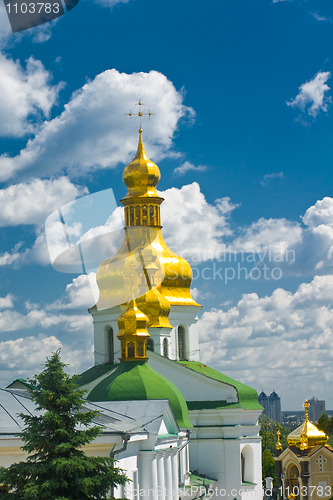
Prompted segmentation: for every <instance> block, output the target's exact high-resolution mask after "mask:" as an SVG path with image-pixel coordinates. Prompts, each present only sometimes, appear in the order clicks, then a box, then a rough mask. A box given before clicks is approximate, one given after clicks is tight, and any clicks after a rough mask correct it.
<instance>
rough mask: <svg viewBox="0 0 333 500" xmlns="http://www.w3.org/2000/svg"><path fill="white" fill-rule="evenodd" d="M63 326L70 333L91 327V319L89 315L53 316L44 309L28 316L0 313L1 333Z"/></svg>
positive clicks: (32, 312) (7, 310)
mask: <svg viewBox="0 0 333 500" xmlns="http://www.w3.org/2000/svg"><path fill="white" fill-rule="evenodd" d="M60 324H63V325H64V327H65V328H66V329H67V330H68V331H76V330H81V329H85V328H87V327H90V325H91V317H90V316H89V315H87V314H85V315H80V314H72V315H70V314H68V315H67V314H53V313H50V312H48V311H46V310H43V309H39V310H38V309H32V310H31V311H29V312H28V313H27V314H21V313H19V312H17V311H12V310H9V309H6V310H4V311H0V332H15V331H17V330H25V329H29V328H36V327H42V328H50V327H53V326H55V325H60Z"/></svg>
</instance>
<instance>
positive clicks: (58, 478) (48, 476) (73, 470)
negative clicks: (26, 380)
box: [0, 351, 127, 500]
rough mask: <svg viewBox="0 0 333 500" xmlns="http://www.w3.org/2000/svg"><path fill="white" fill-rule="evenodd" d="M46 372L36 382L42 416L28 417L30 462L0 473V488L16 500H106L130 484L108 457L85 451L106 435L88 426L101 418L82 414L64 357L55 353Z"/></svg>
mask: <svg viewBox="0 0 333 500" xmlns="http://www.w3.org/2000/svg"><path fill="white" fill-rule="evenodd" d="M44 366H45V369H44V370H43V371H42V372H41V373H40V374H39V375H37V376H35V379H33V380H32V381H31V383H32V384H33V385H34V386H35V387H36V389H35V390H32V391H31V397H32V400H33V401H34V402H35V403H36V409H37V415H32V416H31V415H24V414H21V415H20V416H21V418H22V419H23V420H24V422H25V428H24V430H23V431H22V433H21V435H20V436H21V438H22V440H23V441H24V443H25V444H24V446H23V447H22V449H23V450H24V451H26V452H28V453H29V456H28V458H27V460H26V462H18V463H14V464H12V465H11V466H10V467H8V468H7V469H5V468H1V470H0V483H2V484H3V485H4V487H7V488H8V490H9V491H10V493H0V498H7V499H12V500H37V499H38V500H91V499H102V498H105V496H106V494H107V492H108V491H109V490H110V488H111V487H112V486H115V485H117V484H125V483H126V481H127V479H126V477H125V476H124V475H123V474H122V471H121V469H118V468H114V460H113V459H111V458H109V457H88V456H87V455H85V453H84V452H83V451H82V447H83V446H84V445H86V444H88V443H90V442H91V441H93V440H94V439H95V438H96V437H97V436H98V435H100V433H101V428H100V427H97V426H89V424H91V422H92V420H93V419H94V418H95V417H96V416H97V415H98V414H99V412H98V411H95V410H88V411H87V410H86V409H85V408H83V405H84V403H85V401H84V399H83V395H84V391H82V390H80V389H78V386H77V384H76V383H75V377H70V376H69V375H67V374H66V373H65V372H64V367H65V366H66V365H65V364H64V363H62V362H61V361H60V352H59V351H57V352H55V353H52V355H51V357H50V358H49V359H48V358H47V360H46V363H45V365H44Z"/></svg>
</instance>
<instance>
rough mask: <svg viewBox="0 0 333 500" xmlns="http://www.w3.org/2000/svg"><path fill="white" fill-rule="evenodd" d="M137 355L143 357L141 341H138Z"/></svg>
mask: <svg viewBox="0 0 333 500" xmlns="http://www.w3.org/2000/svg"><path fill="white" fill-rule="evenodd" d="M138 356H140V358H143V343H142V342H138Z"/></svg>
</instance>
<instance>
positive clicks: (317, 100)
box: [286, 71, 332, 118]
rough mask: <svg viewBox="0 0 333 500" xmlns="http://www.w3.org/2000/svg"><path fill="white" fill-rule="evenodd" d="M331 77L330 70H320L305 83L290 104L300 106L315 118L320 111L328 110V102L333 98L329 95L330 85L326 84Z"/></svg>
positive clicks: (294, 106) (295, 106) (288, 103)
mask: <svg viewBox="0 0 333 500" xmlns="http://www.w3.org/2000/svg"><path fill="white" fill-rule="evenodd" d="M329 78H331V73H330V71H320V72H319V73H317V74H316V76H315V77H314V78H313V79H312V80H309V81H308V82H306V83H303V84H302V85H301V86H300V88H299V90H300V92H299V94H298V95H297V96H296V97H295V99H292V100H291V101H289V102H286V104H287V105H288V106H291V107H293V108H299V109H301V110H302V111H303V112H305V111H306V112H307V113H308V114H309V115H311V116H313V117H314V118H315V117H316V116H317V115H318V113H319V112H320V111H325V112H326V111H327V108H328V104H329V103H330V102H332V98H331V97H330V96H328V95H327V92H328V91H329V90H330V87H329V86H328V85H327V84H326V82H327V80H328V79H329Z"/></svg>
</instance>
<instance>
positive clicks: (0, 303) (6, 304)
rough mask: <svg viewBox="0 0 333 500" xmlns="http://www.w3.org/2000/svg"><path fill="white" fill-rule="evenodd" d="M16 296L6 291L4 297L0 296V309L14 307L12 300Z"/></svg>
mask: <svg viewBox="0 0 333 500" xmlns="http://www.w3.org/2000/svg"><path fill="white" fill-rule="evenodd" d="M15 299H16V297H14V295H12V294H11V293H8V294H7V295H6V297H0V309H10V308H11V307H14V300H15Z"/></svg>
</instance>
